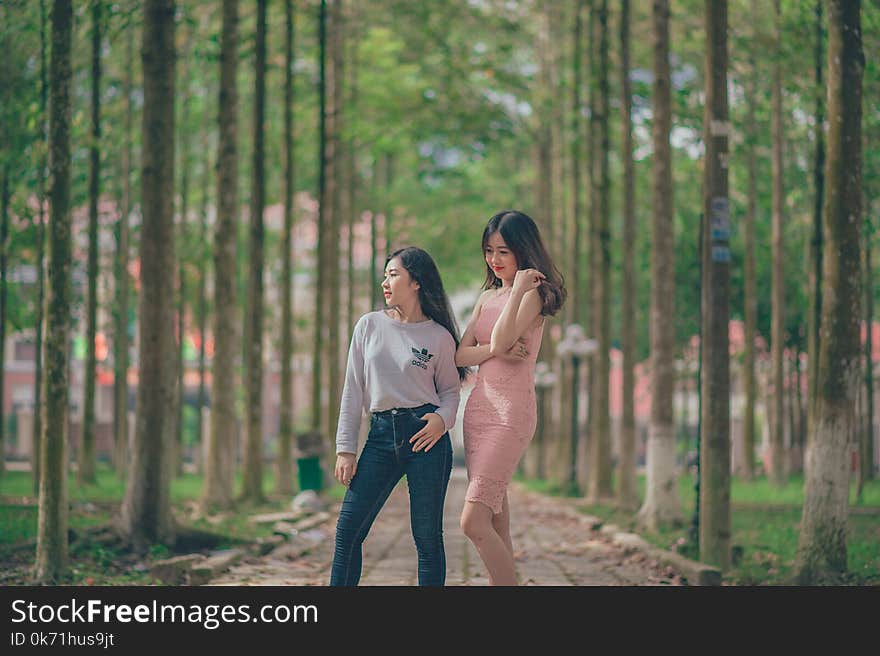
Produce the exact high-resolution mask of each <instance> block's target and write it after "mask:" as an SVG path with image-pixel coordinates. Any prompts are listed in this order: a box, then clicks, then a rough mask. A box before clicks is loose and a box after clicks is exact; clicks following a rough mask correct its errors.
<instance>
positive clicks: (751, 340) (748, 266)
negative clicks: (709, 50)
mask: <svg viewBox="0 0 880 656" xmlns="http://www.w3.org/2000/svg"><path fill="white" fill-rule="evenodd" d="M751 7H752V15H753V16H757V10H758V3H757V0H752V5H751ZM752 34H753V38H755V39H756V38H757V27H754V28H753V33H752ZM748 57H749V69H750V70H749V76H748V78H747V81H746V84H747V87H746V107H747V112H748V113H747V116H748V118H747V119H746V132H747V137H746V144H747V145H746V162H747V166H748V190H747V196H748V201H747V203H748V206H747V208H746V214H745V217H744V225H743V242H744V244H743V246H744V249H745V256H744V258H743V259H744V269H745V273H744V275H745V289H744V290H743V301H744V303H743V305H744V306H745V308H744V310H745V311H744V314H745V354H744V359H743V388H744V390H743V391H744V394H745V408H744V410H743V445H742V448H743V464H742V470H741V472H742V475H743V477H744V478H745V479H746V480H747V481H750V480H752V479H753V478H754V476H755V396H756V394H755V333H756V332H757V315H758V301H757V294H756V290H755V287H756V283H755V220H756V216H757V213H758V162H757V157H756V155H755V147H756V145H757V142H758V134H757V130H756V128H755V126H756V123H757V119H756V117H755V105H756V104H757V102H758V101H757V96H758V90H757V86H758V63H757V59H756V57H755V51H754V48H751V49H749V55H748Z"/></svg>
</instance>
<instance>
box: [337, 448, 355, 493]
mask: <svg viewBox="0 0 880 656" xmlns="http://www.w3.org/2000/svg"><path fill="white" fill-rule="evenodd" d="M356 471H357V457H356V456H355V454H353V453H340V454H339V455H337V456H336V469H335V471H334V472H333V474H334V476H336V480H337V481H339V482H340V483H342V484H343V485H345V486H346V487H348V485H349V484H350V483H351V479H353V478H354V473H355V472H356Z"/></svg>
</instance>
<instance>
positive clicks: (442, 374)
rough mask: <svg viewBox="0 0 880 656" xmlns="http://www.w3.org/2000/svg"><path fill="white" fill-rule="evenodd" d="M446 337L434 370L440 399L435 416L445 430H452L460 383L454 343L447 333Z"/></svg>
mask: <svg viewBox="0 0 880 656" xmlns="http://www.w3.org/2000/svg"><path fill="white" fill-rule="evenodd" d="M446 337H447V338H448V339H445V340H444V341H443V348H442V349H440V353H439V357H438V360H437V366H436V368H435V369H434V384H435V385H436V386H437V395H438V396H439V397H440V407H439V408H437V414H438V415H440V417H441V418H442V419H443V422H444V423H445V424H446V430H452V427H453V426H454V425H455V418H456V415H457V414H458V404H459V401H460V399H461V381H460V379H459V377H458V369H457V368H456V366H455V341H454V340H453V339H452V335H450V334H449V333H447V334H446Z"/></svg>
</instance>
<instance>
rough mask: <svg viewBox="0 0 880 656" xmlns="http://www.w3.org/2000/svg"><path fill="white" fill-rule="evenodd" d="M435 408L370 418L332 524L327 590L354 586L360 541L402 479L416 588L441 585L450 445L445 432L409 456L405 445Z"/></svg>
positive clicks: (428, 406)
mask: <svg viewBox="0 0 880 656" xmlns="http://www.w3.org/2000/svg"><path fill="white" fill-rule="evenodd" d="M436 409H437V406H435V405H433V404H430V403H429V404H426V405H423V406H420V407H418V408H398V409H394V410H386V411H385V412H378V413H373V414H372V415H371V417H370V433H369V436H368V437H367V441H366V444H364V449H363V451H362V452H361V456H360V459H359V460H358V464H357V471H356V472H355V475H354V477H353V478H352V479H351V483H350V484H349V487H348V490H347V491H346V493H345V498H344V499H343V501H342V508H341V509H340V511H339V520H338V521H337V523H336V549H335V551H334V554H333V569H332V570H331V573H330V585H343V586H353V585H357V584H358V581H360V578H361V552H362V549H361V548H362V545H363V543H364V540H365V539H366V537H367V534H368V533H369V532H370V527H371V526H372V525H373V520H374V519H376V515H378V514H379V511H380V510H381V509H382V506H384V505H385V501H386V500H387V499H388V496H389V495H390V494H391V491H392V490H393V489H394V486H395V485H397V483H398V481H400V479H401V477H402V476H404V475H406V482H407V487H408V488H409V511H410V524H411V526H412V534H413V539H414V540H415V543H416V550H417V551H418V555H419V569H418V572H419V585H432V586H442V585H443V584H444V583H445V582H446V552H445V551H444V549H443V503H444V501H445V499H446V487H447V485H448V483H449V475H450V473H451V471H452V442H451V441H450V439H449V433H444V434H443V436H442V437H441V438H440V439H439V440H438V441H437V443H436V444H434V446H432V447H431V450H430V451H428V452H425V450H424V449H422V450H421V451H418V452H413V450H412V444H410V442H409V439H410V438H411V437H412V436H413V435H415V434H416V433H417V432H418V431H419V430H421V429H422V428H423V427H424V426H426V425H427V422H426V421H421V420H420V419H419V417H421V416H422V415H424V414H425V413H427V412H434V411H435V410H436Z"/></svg>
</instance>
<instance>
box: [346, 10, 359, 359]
mask: <svg viewBox="0 0 880 656" xmlns="http://www.w3.org/2000/svg"><path fill="white" fill-rule="evenodd" d="M349 16H350V18H349V21H350V23H349V34H350V37H349V39H348V40H347V46H348V58H347V59H348V62H349V63H348V69H347V74H348V91H347V93H348V100H347V103H346V104H347V106H348V109H347V112H346V115H347V116H350V117H351V119H349V120H351V122H352V124H353V123H354V118H355V116H356V111H357V101H358V86H357V85H358V42H357V35H356V34H355V30H356V27H357V20H358V16H357V7H356V6H354V5H352V6H351V7H350V9H349ZM348 130H349V134H350V135H351V136H349V137H348V139H346V147H345V195H344V200H345V212H344V214H343V216H344V217H346V218H347V223H348V245H347V248H346V252H347V253H348V263H347V266H346V271H348V282H347V284H346V286H345V287H346V289H347V290H348V298H347V301H346V313H345V315H346V321H345V325H346V328H347V331H346V334H345V340H344V344H343V346H346V345H347V344H350V343H351V336H352V332H353V331H354V324H355V322H356V321H357V316H356V315H355V289H356V287H357V278H356V276H355V259H354V247H355V246H354V241H355V240H354V234H355V227H356V226H357V225H358V224H359V223H360V201H359V193H358V192H359V190H360V176H359V175H358V171H357V166H356V162H357V154H358V143H357V135H356V130H355V129H354V125H350V126H349V128H348Z"/></svg>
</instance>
